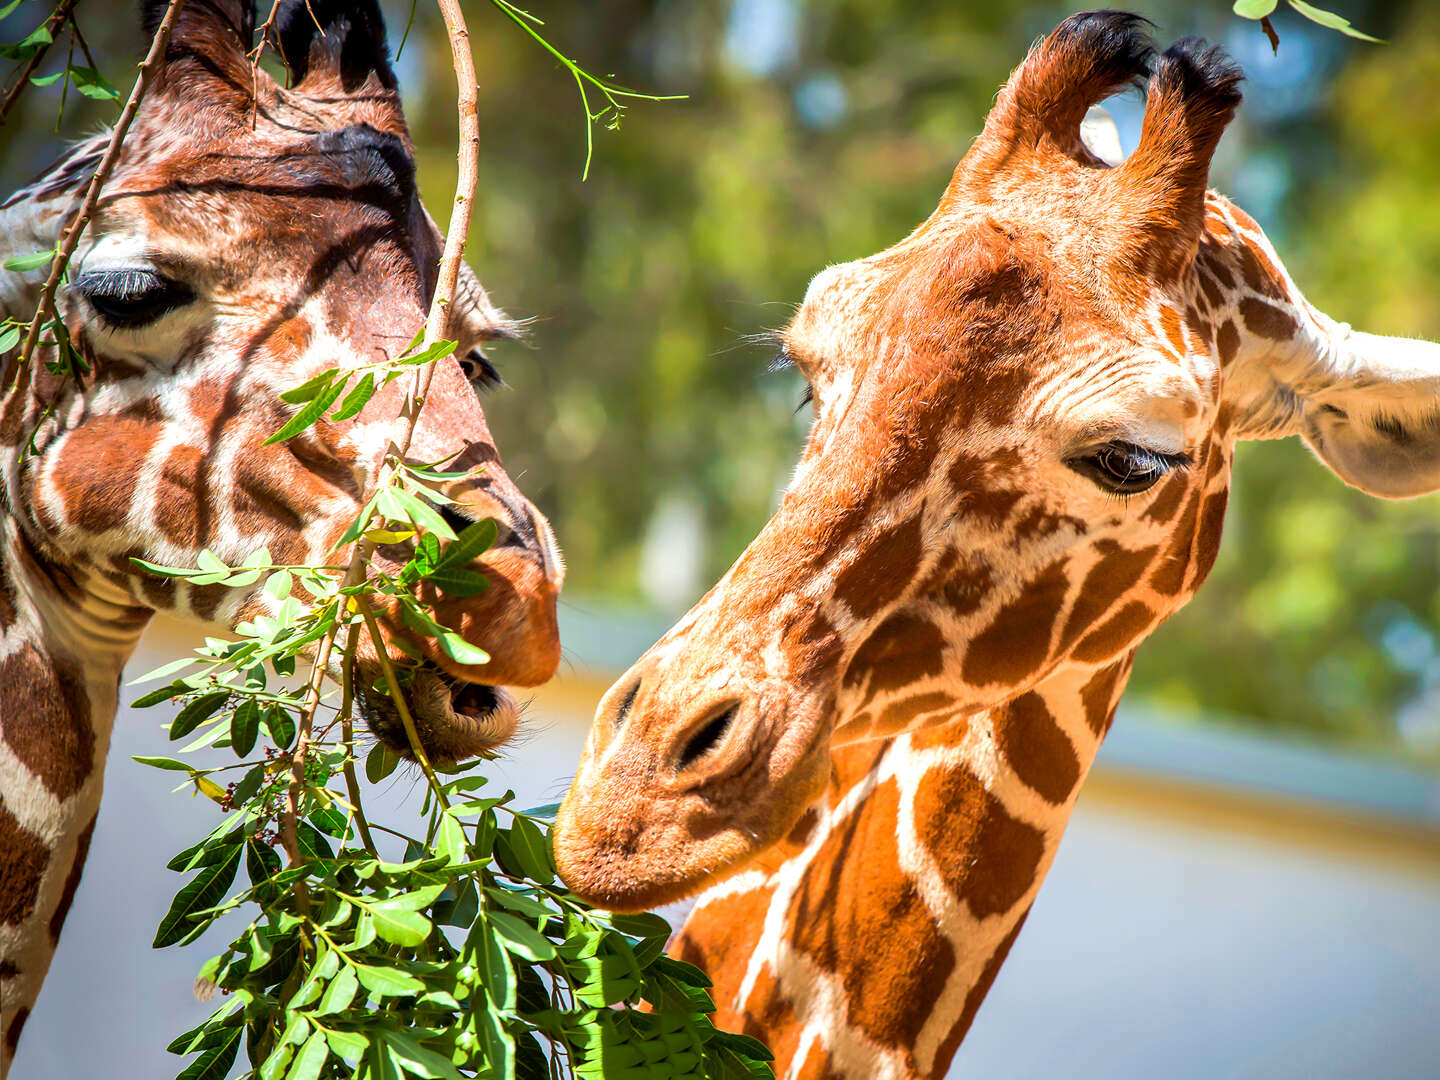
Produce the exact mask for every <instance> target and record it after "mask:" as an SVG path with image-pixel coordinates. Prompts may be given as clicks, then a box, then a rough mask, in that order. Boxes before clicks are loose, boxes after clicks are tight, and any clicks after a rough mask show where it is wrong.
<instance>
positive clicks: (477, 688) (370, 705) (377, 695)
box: [355, 662, 520, 763]
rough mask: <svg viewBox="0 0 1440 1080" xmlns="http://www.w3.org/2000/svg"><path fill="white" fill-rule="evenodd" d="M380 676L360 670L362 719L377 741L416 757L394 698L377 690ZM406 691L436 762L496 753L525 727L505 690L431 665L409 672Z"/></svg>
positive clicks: (427, 750) (428, 752)
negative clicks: (466, 678) (457, 675)
mask: <svg viewBox="0 0 1440 1080" xmlns="http://www.w3.org/2000/svg"><path fill="white" fill-rule="evenodd" d="M377 674H378V672H370V671H368V670H366V669H365V668H364V667H361V668H360V669H359V670H357V672H356V680H355V682H356V685H357V686H358V687H359V688H360V693H359V694H358V695H357V696H356V697H357V701H358V703H359V706H360V715H361V716H362V717H363V718H364V720H365V722H366V724H367V725H369V727H370V730H371V731H372V732H373V733H374V734H375V737H376V738H378V739H379V740H380V741H381V742H383V743H384V744H385V745H386V746H388V747H389V748H390V749H391V750H393V751H394V752H395V753H396V754H399V755H400V756H401V757H404V758H413V757H414V754H413V753H412V751H411V748H410V740H409V737H408V736H407V735H406V733H405V724H404V722H403V721H402V720H401V718H400V710H399V709H398V708H397V707H396V705H395V702H394V701H393V700H392V699H391V697H390V695H389V694H387V693H383V692H381V691H380V690H377V689H376V688H375V682H376V679H375V675H377ZM402 691H403V693H404V695H405V705H406V708H407V709H408V710H409V712H410V716H411V719H413V720H414V721H415V732H416V734H417V735H419V736H420V745H421V746H423V747H424V748H425V754H426V756H427V757H429V758H430V760H431V761H436V762H441V763H450V762H455V761H463V760H465V759H466V758H472V757H475V756H477V755H479V754H486V753H490V752H492V751H494V750H495V749H496V748H497V747H499V746H500V745H501V744H503V743H504V742H505V741H506V740H508V739H509V738H510V736H512V735H513V734H515V729H516V728H517V727H518V726H519V723H520V707H519V705H518V704H517V703H516V701H515V699H514V698H513V697H511V696H510V695H509V694H508V693H506V692H505V691H504V690H503V689H501V688H500V687H498V686H487V685H486V684H484V683H474V682H466V681H465V680H463V679H457V678H456V677H454V676H453V675H450V674H448V673H447V672H445V671H443V670H441V669H440V668H439V667H438V666H436V665H434V664H431V663H429V662H426V663H422V664H421V665H420V666H418V667H415V668H411V669H410V670H409V679H408V682H407V683H406V684H404V685H402Z"/></svg>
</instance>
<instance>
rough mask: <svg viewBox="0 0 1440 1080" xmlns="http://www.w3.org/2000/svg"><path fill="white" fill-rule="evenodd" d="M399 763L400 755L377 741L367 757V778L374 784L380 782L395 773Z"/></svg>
mask: <svg viewBox="0 0 1440 1080" xmlns="http://www.w3.org/2000/svg"><path fill="white" fill-rule="evenodd" d="M399 764H400V755H398V754H396V753H394V752H392V751H391V749H390V748H389V747H388V746H386V745H385V744H384V743H382V742H377V743H376V744H375V747H374V749H372V750H371V751H370V753H369V755H368V756H367V757H366V758H365V779H367V780H369V781H370V783H372V784H378V783H379V782H380V781H381V780H384V779H385V778H386V777H387V776H389V775H390V774H391V773H393V772H394V771H395V769H396V767H397V766H398V765H399Z"/></svg>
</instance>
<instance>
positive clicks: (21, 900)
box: [0, 802, 50, 926]
mask: <svg viewBox="0 0 1440 1080" xmlns="http://www.w3.org/2000/svg"><path fill="white" fill-rule="evenodd" d="M49 861H50V852H49V849H48V848H46V846H45V842H44V841H43V840H42V839H41V838H40V837H38V836H36V835H35V834H34V833H32V832H31V831H30V830H29V829H27V828H25V827H24V826H23V825H21V824H20V821H19V819H18V818H16V817H15V815H14V814H12V813H10V811H9V810H8V809H6V807H5V804H4V803H3V802H0V924H6V925H9V926H18V925H19V924H20V923H22V922H24V921H25V920H26V919H28V918H29V917H30V914H31V912H33V911H34V910H35V898H36V896H38V895H39V893H40V879H41V878H42V877H43V876H44V874H45V866H46V864H47V863H48V862H49Z"/></svg>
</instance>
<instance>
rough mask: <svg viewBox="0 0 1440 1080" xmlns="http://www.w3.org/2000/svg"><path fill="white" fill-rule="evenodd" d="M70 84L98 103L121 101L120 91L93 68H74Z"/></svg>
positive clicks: (71, 70) (71, 71) (71, 72)
mask: <svg viewBox="0 0 1440 1080" xmlns="http://www.w3.org/2000/svg"><path fill="white" fill-rule="evenodd" d="M70 82H71V83H72V84H73V85H74V87H75V89H76V90H79V91H80V93H82V94H84V95H85V96H86V97H88V98H94V99H95V100H96V101H119V100H120V91H118V90H116V89H115V87H113V86H112V85H110V82H109V80H108V79H106V78H105V76H104V75H101V74H100V73H99V72H98V71H96V70H95V69H94V68H92V67H72V68H71V69H70Z"/></svg>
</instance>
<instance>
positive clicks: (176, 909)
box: [151, 844, 240, 949]
mask: <svg viewBox="0 0 1440 1080" xmlns="http://www.w3.org/2000/svg"><path fill="white" fill-rule="evenodd" d="M239 868H240V845H239V844H236V845H235V846H234V847H233V848H231V849H230V850H229V853H228V854H227V855H226V857H225V858H224V859H222V860H221V861H219V862H217V863H215V864H214V865H212V866H205V867H202V868H201V869H200V872H199V873H198V874H196V875H195V877H194V878H193V879H192V880H191V881H190V883H189V884H188V885H186V886H185V887H184V888H183V889H181V890H180V891H179V892H178V893H176V894H175V899H174V900H173V901H171V903H170V910H169V911H167V912H166V913H165V917H164V918H163V919H161V920H160V929H159V930H157V931H156V933H155V940H154V942H152V944H151V947H152V948H155V949H162V948H164V947H165V946H166V945H173V944H175V943H176V942H177V941H181V940H183V939H184V938H185V937H187V936H188V935H189V934H190V933H191V931H192V930H194V929H195V926H194V920H193V919H192V918H191V913H192V912H196V911H203V910H205V909H206V908H212V907H214V906H215V905H216V904H218V903H220V901H221V900H223V899H225V893H226V892H227V891H228V890H229V888H230V883H231V882H232V881H234V880H235V873H236V871H237V870H238V869H239Z"/></svg>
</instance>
